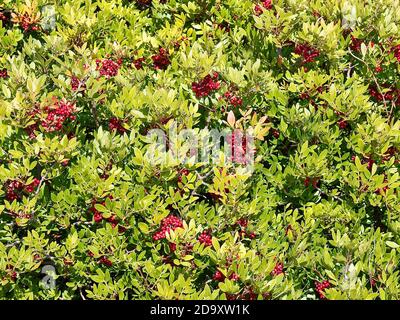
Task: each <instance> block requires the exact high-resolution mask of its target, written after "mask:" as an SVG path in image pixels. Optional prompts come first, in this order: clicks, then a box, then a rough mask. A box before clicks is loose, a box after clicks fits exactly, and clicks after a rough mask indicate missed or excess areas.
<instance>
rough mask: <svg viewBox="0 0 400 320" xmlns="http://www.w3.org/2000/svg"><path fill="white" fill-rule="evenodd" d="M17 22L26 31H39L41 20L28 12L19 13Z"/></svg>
mask: <svg viewBox="0 0 400 320" xmlns="http://www.w3.org/2000/svg"><path fill="white" fill-rule="evenodd" d="M15 21H16V23H18V24H19V26H20V27H21V28H22V29H23V30H24V32H30V31H39V30H40V25H39V21H37V20H35V19H34V18H33V17H31V16H30V15H29V14H28V13H24V14H23V15H19V16H17V17H16V18H15Z"/></svg>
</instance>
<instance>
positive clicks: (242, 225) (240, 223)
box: [236, 218, 256, 239]
mask: <svg viewBox="0 0 400 320" xmlns="http://www.w3.org/2000/svg"><path fill="white" fill-rule="evenodd" d="M236 224H237V225H238V226H239V228H240V230H239V235H240V236H241V237H248V238H250V239H255V238H256V234H255V233H254V231H248V230H247V226H248V224H249V221H248V220H247V219H245V218H240V219H239V220H238V221H236Z"/></svg>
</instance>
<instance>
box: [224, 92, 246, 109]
mask: <svg viewBox="0 0 400 320" xmlns="http://www.w3.org/2000/svg"><path fill="white" fill-rule="evenodd" d="M224 98H225V100H226V101H227V102H228V103H229V104H230V105H231V106H233V107H238V106H241V105H242V103H243V100H242V98H241V97H239V96H237V95H234V94H233V93H232V92H231V91H227V92H225V94H224Z"/></svg>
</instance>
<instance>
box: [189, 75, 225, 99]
mask: <svg viewBox="0 0 400 320" xmlns="http://www.w3.org/2000/svg"><path fill="white" fill-rule="evenodd" d="M218 78H219V74H218V73H217V72H214V74H213V75H212V76H211V75H207V76H205V77H204V78H203V79H202V80H200V81H199V82H193V83H192V90H193V92H194V93H195V94H196V97H197V98H201V97H206V96H208V95H209V94H210V93H211V92H212V91H216V90H218V89H219V88H220V86H221V84H220V83H219V81H218Z"/></svg>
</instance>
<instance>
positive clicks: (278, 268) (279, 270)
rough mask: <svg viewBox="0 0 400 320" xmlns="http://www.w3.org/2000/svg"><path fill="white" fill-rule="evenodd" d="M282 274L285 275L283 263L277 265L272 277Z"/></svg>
mask: <svg viewBox="0 0 400 320" xmlns="http://www.w3.org/2000/svg"><path fill="white" fill-rule="evenodd" d="M282 273H284V272H283V263H277V264H276V265H275V267H274V270H272V271H271V275H273V276H278V275H280V274H282Z"/></svg>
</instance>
